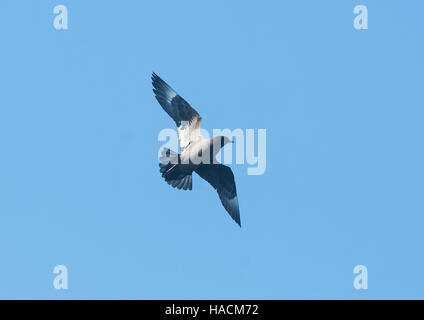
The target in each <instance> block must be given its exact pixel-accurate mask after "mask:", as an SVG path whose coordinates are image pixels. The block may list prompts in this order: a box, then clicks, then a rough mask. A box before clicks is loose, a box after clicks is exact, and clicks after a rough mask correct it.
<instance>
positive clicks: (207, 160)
mask: <svg viewBox="0 0 424 320" xmlns="http://www.w3.org/2000/svg"><path fill="white" fill-rule="evenodd" d="M151 79H152V85H153V92H154V94H155V97H156V100H157V101H158V102H159V104H160V105H161V106H162V108H163V109H164V110H165V111H166V113H168V115H169V116H170V117H171V118H172V119H173V120H174V121H175V124H176V126H177V128H178V140H179V145H180V152H181V153H180V154H179V153H177V152H175V151H172V150H170V149H169V148H163V150H162V152H161V156H160V158H159V160H160V162H159V170H160V173H161V174H162V178H164V179H165V181H166V182H167V183H168V184H169V185H171V186H172V187H174V188H177V189H180V190H181V189H182V190H192V174H193V172H195V173H197V174H198V175H199V176H200V177H201V178H203V179H204V180H206V181H207V182H209V184H210V185H211V186H212V187H213V188H214V189H215V190H216V191H217V193H218V196H219V199H220V200H221V203H222V205H223V206H224V208H225V210H226V211H227V212H228V213H229V214H230V216H231V218H232V219H233V220H234V221H235V222H236V223H237V224H238V225H239V226H240V227H241V220H240V209H239V203H238V197H237V189H236V183H235V180H234V174H233V171H232V170H231V168H230V167H228V166H226V165H223V164H221V163H219V162H218V160H217V159H216V155H217V153H218V152H219V151H220V149H221V148H222V147H224V146H225V145H226V144H228V143H234V142H233V141H232V140H231V139H229V138H228V137H226V136H215V137H213V138H211V139H206V138H204V137H203V135H202V134H201V132H200V125H201V121H202V117H201V116H200V115H199V113H198V112H197V111H196V110H195V109H194V108H193V107H192V106H191V105H190V104H189V103H188V102H187V101H186V100H184V98H182V97H181V96H180V95H179V94H178V93H177V92H176V91H175V90H174V89H172V88H171V86H169V85H168V84H167V83H166V82H165V81H164V80H163V79H162V78H160V77H159V76H158V75H157V74H156V73H154V72H153V73H152V77H151Z"/></svg>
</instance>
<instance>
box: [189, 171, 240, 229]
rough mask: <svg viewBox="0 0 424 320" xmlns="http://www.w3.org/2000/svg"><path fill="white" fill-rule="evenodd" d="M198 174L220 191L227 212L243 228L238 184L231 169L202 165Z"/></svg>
mask: <svg viewBox="0 0 424 320" xmlns="http://www.w3.org/2000/svg"><path fill="white" fill-rule="evenodd" d="M196 172H197V174H198V175H199V176H201V177H202V178H203V179H205V180H206V181H207V182H209V183H210V184H211V185H212V187H214V188H215V189H216V191H218V195H219V198H220V199H221V202H222V204H223V205H224V208H225V210H227V212H228V213H229V214H230V216H231V218H233V219H234V221H235V222H237V224H238V225H239V226H241V223H240V211H239V204H238V199H237V190H236V183H235V181H234V174H233V171H231V168H229V167H227V166H224V165H223V164H202V165H201V166H199V167H198V168H197V169H196Z"/></svg>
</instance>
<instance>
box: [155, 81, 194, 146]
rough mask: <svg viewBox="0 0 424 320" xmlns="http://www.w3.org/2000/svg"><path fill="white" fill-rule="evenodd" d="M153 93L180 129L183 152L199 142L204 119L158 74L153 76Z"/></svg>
mask: <svg viewBox="0 0 424 320" xmlns="http://www.w3.org/2000/svg"><path fill="white" fill-rule="evenodd" d="M152 84H153V92H154V93H155V96H156V99H157V100H158V102H159V104H160V105H161V106H162V108H163V109H164V110H165V111H166V113H168V114H169V116H170V117H171V118H172V119H173V120H174V121H175V124H176V125H177V127H178V139H179V141H180V149H181V152H184V150H185V149H186V148H187V147H188V146H189V145H190V143H191V142H192V141H195V140H197V139H198V138H199V137H200V136H201V134H200V124H201V121H202V118H201V117H200V115H199V114H198V113H197V111H196V110H194V109H193V108H192V107H191V106H190V104H189V103H188V102H187V101H185V100H184V99H183V98H182V97H181V96H180V95H179V94H178V93H177V92H175V90H174V89H172V88H171V87H170V86H169V85H168V84H167V83H166V82H165V81H163V80H162V79H161V78H160V77H159V76H158V75H157V74H156V73H153V74H152Z"/></svg>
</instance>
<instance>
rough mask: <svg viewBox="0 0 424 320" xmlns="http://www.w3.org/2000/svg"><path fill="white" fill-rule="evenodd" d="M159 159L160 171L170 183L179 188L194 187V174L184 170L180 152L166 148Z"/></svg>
mask: <svg viewBox="0 0 424 320" xmlns="http://www.w3.org/2000/svg"><path fill="white" fill-rule="evenodd" d="M159 161H160V162H159V168H160V173H162V177H163V178H164V179H165V181H166V182H167V183H168V184H169V185H171V186H172V187H174V188H177V189H183V190H191V189H192V175H191V173H190V174H187V172H184V170H182V169H183V167H182V166H184V165H183V164H180V155H179V154H178V153H176V152H174V151H172V150H170V149H168V148H164V149H163V150H162V154H161V157H160V158H159Z"/></svg>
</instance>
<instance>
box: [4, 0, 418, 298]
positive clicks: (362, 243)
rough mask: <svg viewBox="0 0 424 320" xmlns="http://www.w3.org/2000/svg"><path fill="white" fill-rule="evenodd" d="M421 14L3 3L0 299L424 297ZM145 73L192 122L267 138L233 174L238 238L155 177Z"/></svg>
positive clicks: (212, 211) (208, 210) (165, 122)
mask: <svg viewBox="0 0 424 320" xmlns="http://www.w3.org/2000/svg"><path fill="white" fill-rule="evenodd" d="M58 4H64V5H66V6H67V7H68V10H69V29H68V30H66V31H58V30H56V29H54V27H53V19H54V15H53V8H54V7H55V6H56V5H58ZM358 4H365V5H367V7H368V10H369V29H368V30H362V31H358V30H355V29H354V28H353V24H352V22H353V19H354V14H353V8H354V7H355V6H356V5H358ZM423 9H424V5H423V3H421V2H419V1H412V0H410V1H404V2H398V1H378V2H377V1H359V0H355V1H350V0H345V1H337V0H332V1H330V0H324V1H312V0H310V1H262V2H258V1H231V2H230V1H221V0H219V1H194V0H193V1H178V2H177V1H154V2H153V1H135V0H134V1H125V3H123V2H122V3H121V2H119V1H81V0H80V1H68V0H63V1H50V0H49V1H47V0H46V1H29V0H27V1H22V0H20V1H12V0H4V1H1V2H0V35H1V41H2V46H1V50H0V64H1V71H0V87H1V94H0V148H1V151H0V256H1V260H0V297H1V298H52V299H71V298H82V299H90V298H130V299H135V298H139V299H237V298H239V299H298V298H306V299H329V298H333V299H344V298H347V299H373V298H383V299H384V298H389V299H392V298H400V299H404V298H412V299H415V298H424V274H423V270H424V258H423V255H422V245H423V241H424V235H423V232H422V230H423V225H424V217H423V213H424V200H423V191H424V187H423V180H424V170H423V163H424V152H423V148H422V144H423V137H424V128H423V125H422V123H423V117H424V111H423V106H424V99H423V90H422V84H423V75H424V63H423V56H424V45H423V40H422V39H423V32H424V21H423V19H422V12H423ZM152 71H155V72H156V73H158V74H159V75H160V76H161V77H163V78H164V79H165V80H166V81H168V82H169V83H170V84H171V86H173V87H174V88H175V89H176V90H177V91H178V92H179V93H180V94H181V95H182V96H183V97H184V98H186V99H187V100H188V101H189V102H190V103H191V104H192V105H193V106H194V107H195V108H196V109H197V110H198V111H199V113H200V114H201V115H202V117H203V124H202V125H203V127H204V128H206V129H208V130H210V131H211V130H212V129H213V128H231V129H235V128H242V129H246V128H253V129H259V128H263V129H266V130H267V169H266V172H265V174H264V175H259V176H251V175H247V166H241V165H232V166H231V167H232V169H233V171H234V174H235V176H236V183H237V188H238V194H239V202H240V211H241V218H242V224H243V227H242V228H241V229H240V228H238V226H237V225H236V224H235V223H234V222H233V221H232V220H231V218H230V217H229V216H228V214H227V213H226V212H225V210H224V209H223V207H222V206H221V203H220V202H219V199H218V196H217V195H216V192H215V191H213V189H212V188H211V187H210V186H209V185H208V184H207V182H206V181H203V180H201V179H200V178H199V177H198V176H195V177H194V181H193V189H194V190H193V191H191V192H184V191H179V190H176V189H173V188H171V187H170V186H169V185H167V184H166V183H165V182H164V181H163V180H162V178H161V177H160V173H159V171H158V163H157V162H158V161H157V152H158V149H159V147H160V146H161V144H162V143H161V142H158V140H157V135H158V133H159V131H160V130H161V129H163V128H167V127H172V126H173V122H172V120H171V119H170V118H169V117H168V116H167V115H166V113H165V112H164V111H163V110H162V109H161V108H160V106H159V104H158V103H157V102H156V100H155V99H154V96H153V93H152V90H151V81H150V74H151V72H152ZM224 112H225V113H226V114H225V117H223V113H224ZM188 203H192V204H193V207H190V206H188V205H187V204H188ZM203 203H207V206H206V207H205V209H204V210H203V212H199V211H198V210H196V208H197V207H198V206H199V205H200V204H203ZM59 264H62V265H65V266H67V268H68V272H69V280H68V283H69V289H68V290H55V288H54V287H53V279H54V277H55V275H54V274H53V268H54V267H55V266H56V265H59ZM359 264H363V265H365V266H367V268H368V277H369V278H368V290H359V291H358V290H355V289H354V287H353V279H354V274H353V268H354V266H356V265H359Z"/></svg>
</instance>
